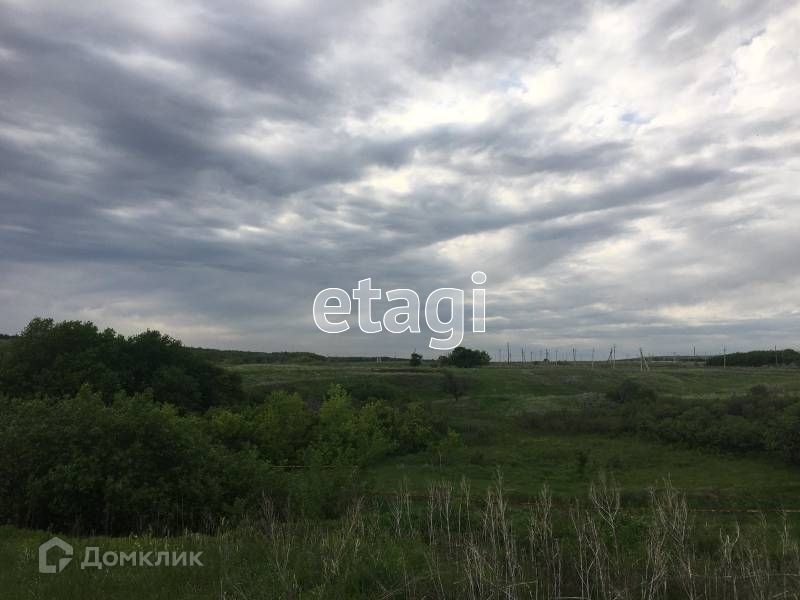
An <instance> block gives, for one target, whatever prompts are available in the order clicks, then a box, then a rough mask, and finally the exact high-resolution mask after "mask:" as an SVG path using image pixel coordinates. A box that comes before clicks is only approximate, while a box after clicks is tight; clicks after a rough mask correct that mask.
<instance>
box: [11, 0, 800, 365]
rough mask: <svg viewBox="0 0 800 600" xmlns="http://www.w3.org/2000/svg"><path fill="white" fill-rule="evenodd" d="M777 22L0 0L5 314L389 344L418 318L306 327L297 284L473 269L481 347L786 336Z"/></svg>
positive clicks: (654, 14)
mask: <svg viewBox="0 0 800 600" xmlns="http://www.w3.org/2000/svg"><path fill="white" fill-rule="evenodd" d="M796 19H797V11H796V10H794V9H792V6H791V5H790V4H780V3H769V4H764V3H752V2H742V3H739V4H735V5H733V6H728V5H725V6H723V5H721V4H720V5H716V4H710V5H703V6H702V7H701V6H699V5H696V3H688V2H670V3H667V4H664V3H652V4H651V3H631V4H628V3H612V2H609V3H599V4H597V3H580V2H568V3H562V2H536V3H531V2H520V1H517V0H508V1H506V0H504V1H503V2H499V3H495V2H492V3H489V2H485V3H480V2H478V3H475V2H461V1H460V0H456V1H445V2H432V3H425V4H419V5H416V6H413V7H412V6H407V7H405V6H400V5H397V4H394V3H390V2H388V3H374V2H334V3H328V4H325V5H324V6H319V5H316V6H315V5H312V4H308V5H306V4H303V3H296V4H294V5H291V4H289V5H280V4H276V5H271V4H264V5H260V6H255V5H251V4H250V3H239V2H233V3H226V4H225V5H220V4H213V3H202V2H201V3H191V4H190V3H174V4H170V5H158V4H153V5H150V4H148V3H145V4H142V5H138V6H133V5H121V4H118V3H108V4H104V3H93V4H86V5H81V4H78V5H74V4H73V5H66V4H56V3H47V2H29V3H18V2H13V1H5V2H3V1H0V210H1V211H2V217H1V218H0V275H1V276H2V283H1V284H0V299H2V301H3V302H4V309H3V311H2V312H0V330H7V331H15V330H18V329H20V328H21V327H22V326H23V325H24V324H25V322H26V321H27V320H28V319H29V318H31V317H32V316H34V315H36V314H45V315H53V316H55V317H57V318H88V319H93V320H95V321H97V322H98V323H99V324H101V325H103V326H105V325H110V326H114V327H117V328H119V329H121V330H123V331H132V330H135V329H140V328H143V327H148V326H152V327H161V328H164V329H166V330H168V331H171V332H173V333H175V334H176V335H178V336H181V337H184V338H185V339H186V340H187V341H188V342H189V343H195V344H203V345H207V346H214V345H218V346H225V347H245V348H266V349H303V348H306V349H307V348H310V347H312V346H314V347H316V348H319V349H320V350H322V351H328V352H335V353H337V354H346V353H348V352H352V353H366V352H370V353H372V352H391V351H393V350H400V351H401V352H406V351H407V350H409V348H411V347H414V346H416V347H418V348H423V347H425V346H426V343H427V342H426V337H425V336H424V335H423V336H417V337H411V338H397V337H387V336H376V337H373V338H366V337H364V336H359V335H355V334H353V335H347V336H343V337H341V338H336V339H333V338H330V337H325V336H322V335H321V334H318V333H317V332H316V329H315V328H314V326H313V323H312V321H311V315H310V305H311V301H312V299H313V297H314V295H315V294H316V292H317V291H318V290H319V289H321V288H322V287H327V286H337V287H342V288H345V289H350V288H352V287H354V286H355V285H356V282H357V280H358V279H360V278H362V277H368V276H371V277H373V279H374V280H375V283H376V284H379V285H381V286H383V287H385V288H387V287H412V288H414V289H417V290H419V291H420V292H421V293H423V294H425V293H428V292H429V291H430V290H432V289H434V288H436V287H440V286H459V287H465V288H468V287H469V286H470V285H471V284H470V282H469V274H470V273H471V272H472V271H474V270H476V269H483V270H485V271H486V272H487V273H488V274H489V282H488V284H487V286H488V287H487V289H488V293H489V298H490V304H489V307H490V309H489V310H490V316H494V317H495V319H494V320H492V321H490V325H489V334H487V336H485V337H483V338H475V337H468V338H467V341H468V342H469V343H474V344H476V345H480V344H486V345H487V346H488V347H493V346H494V345H495V344H496V342H497V341H498V340H503V341H504V340H506V339H510V340H515V341H516V342H519V343H527V344H533V343H538V342H541V343H542V344H543V343H545V342H546V343H549V344H567V343H568V341H567V340H573V343H576V344H577V343H580V344H582V345H583V346H584V347H588V346H589V345H596V346H598V347H599V346H600V345H602V344H606V343H607V342H609V340H614V341H616V342H618V343H620V344H629V345H632V346H633V345H636V346H637V347H638V345H641V344H645V343H647V344H649V345H651V346H663V350H664V351H666V350H668V349H670V348H671V347H672V346H673V345H685V343H686V342H685V340H686V339H687V338H690V337H692V338H705V339H707V340H709V341H708V343H709V345H711V344H712V343H713V344H716V343H717V342H721V341H723V340H727V341H728V342H730V340H733V339H736V340H739V341H740V342H741V343H742V344H746V343H747V341H748V340H751V341H752V343H753V344H761V343H763V342H764V340H766V339H767V338H769V337H770V336H772V337H775V338H780V339H775V340H774V341H775V342H780V341H781V340H786V339H788V338H791V336H792V335H796V334H797V333H798V329H797V325H796V324H795V322H794V320H793V315H794V314H795V313H794V312H793V310H794V308H793V306H796V304H795V303H796V301H797V300H798V297H797V294H796V291H795V290H796V289H798V288H797V286H796V285H795V284H796V283H797V280H798V275H799V274H798V271H797V268H796V266H795V265H796V261H794V260H793V252H792V250H791V248H792V244H793V240H794V239H795V236H796V226H797V224H798V213H797V210H796V209H795V208H794V207H795V206H796V202H795V201H796V190H797V189H798V187H797V184H798V183H800V182H798V181H797V176H796V173H797V172H798V171H797V166H796V158H795V157H796V156H797V150H798V147H799V146H798V144H800V141H798V140H799V139H800V137H798V135H797V132H798V122H797V115H796V112H795V111H794V110H793V108H792V105H791V103H790V102H789V101H788V99H789V98H796V94H795V93H794V92H795V91H796V89H797V80H798V77H796V76H795V77H792V75H797V59H796V56H794V55H792V54H791V52H783V51H782V49H783V47H784V45H785V44H786V43H787V42H791V41H792V40H791V39H790V31H791V29H790V28H787V27H785V26H784V25H782V24H785V23H791V22H793V21H796ZM609 23H611V24H612V25H611V27H612V29H609ZM787 32H788V33H787ZM765 56H767V57H768V58H764V57H765ZM792 57H794V58H792ZM761 92H763V94H761ZM760 94H761V95H760ZM793 161H794V162H793ZM792 165H794V166H792ZM715 306H716V307H717V309H716V310H715V309H714V307H715ZM351 333H352V332H351ZM537 340H538V342H537ZM730 345H731V344H730V343H729V346H730ZM584 349H585V348H584Z"/></svg>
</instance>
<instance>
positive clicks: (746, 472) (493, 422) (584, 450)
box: [235, 363, 800, 509]
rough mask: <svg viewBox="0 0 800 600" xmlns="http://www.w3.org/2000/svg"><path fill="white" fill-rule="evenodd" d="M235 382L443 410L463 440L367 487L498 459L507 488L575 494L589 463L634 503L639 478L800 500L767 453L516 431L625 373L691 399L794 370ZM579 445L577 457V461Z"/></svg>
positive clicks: (418, 480)
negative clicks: (457, 389)
mask: <svg viewBox="0 0 800 600" xmlns="http://www.w3.org/2000/svg"><path fill="white" fill-rule="evenodd" d="M235 369H236V370H237V371H238V372H240V373H241V374H242V376H243V378H244V381H245V385H246V387H247V388H249V389H252V390H258V391H259V392H262V391H263V392H266V391H268V390H271V389H277V388H286V389H290V390H293V391H298V392H299V393H301V394H302V395H303V396H304V397H306V398H309V399H311V400H318V399H321V397H322V395H323V394H324V391H325V389H326V388H327V386H328V385H329V384H330V383H331V382H337V383H342V384H344V385H346V386H348V388H349V389H351V390H354V391H355V393H356V394H357V395H361V396H362V397H363V398H366V397H368V396H374V397H383V398H388V399H392V400H395V401H400V402H402V401H405V400H412V399H425V400H429V401H431V402H432V403H433V404H434V405H435V406H437V407H438V408H440V409H441V410H442V411H443V412H444V413H445V414H446V415H447V416H448V421H449V423H450V424H451V426H452V427H453V428H454V429H455V430H456V431H458V432H459V433H460V435H461V437H462V439H463V441H464V447H463V448H460V449H458V450H456V451H455V452H454V453H453V455H451V456H449V457H448V459H447V461H446V462H445V463H442V462H439V461H437V460H436V457H431V456H428V455H414V456H409V457H399V458H396V459H393V460H390V461H387V462H385V463H383V464H381V465H378V466H376V467H373V468H371V469H369V470H368V472H367V473H366V477H367V479H368V480H369V481H370V482H371V483H373V484H374V488H375V489H377V490H385V489H391V488H392V484H394V483H396V482H397V481H398V479H403V478H405V479H406V480H407V485H408V486H409V489H410V490H412V491H414V492H415V493H418V494H424V493H425V491H426V489H427V486H428V485H429V483H430V482H431V481H433V480H439V479H441V478H442V477H445V478H449V479H452V480H454V481H458V480H459V479H460V478H461V477H462V476H463V477H467V478H468V479H469V480H470V481H471V482H473V484H475V485H477V486H479V487H480V486H484V487H485V485H487V484H488V482H489V481H491V480H492V478H493V476H494V474H495V472H496V470H497V468H498V467H499V468H501V469H502V471H503V474H504V476H505V478H506V482H507V484H508V486H509V491H510V493H511V494H512V496H514V497H519V498H523V499H524V498H528V497H530V496H532V495H535V494H536V493H537V492H538V490H539V488H540V486H541V485H542V484H543V483H547V484H548V485H549V486H550V487H551V488H552V490H553V492H554V494H555V495H556V497H559V498H563V499H567V498H570V497H575V496H579V495H582V494H584V493H585V492H586V489H587V487H588V485H589V483H590V481H591V480H592V479H593V478H594V477H595V476H596V475H597V473H598V472H600V471H607V472H611V473H613V474H614V476H615V478H616V479H617V481H618V482H619V484H620V486H621V487H622V490H623V493H624V494H625V495H626V496H627V497H628V498H629V499H630V501H631V502H633V503H635V502H637V501H638V500H639V499H641V498H644V497H645V496H646V490H647V488H648V487H649V486H652V485H657V484H658V483H659V482H660V481H661V480H663V479H664V478H665V477H669V478H670V479H671V481H672V483H673V484H674V485H675V486H677V487H678V488H680V489H681V490H683V491H685V492H686V493H687V495H688V497H689V499H690V502H691V504H692V505H694V506H696V507H698V508H708V509H711V508H718V509H730V508H754V507H758V508H771V509H779V508H796V509H800V470H798V469H796V468H794V467H792V466H788V465H784V464H782V463H780V462H779V461H776V460H775V459H774V458H773V457H766V456H758V455H756V456H752V457H741V456H737V457H730V456H725V455H721V454H718V453H713V452H704V451H700V450H696V449H682V448H676V447H673V446H668V445H665V444H660V443H654V442H647V441H643V440H638V439H635V438H631V437H630V436H625V437H620V438H609V437H603V436H597V435H546V434H542V433H535V432H531V431H528V430H527V429H526V427H525V426H524V422H525V420H524V417H525V415H526V414H530V413H537V412H542V411H547V410H553V409H556V408H566V409H571V408H574V409H578V408H579V407H581V406H582V405H583V404H585V403H587V402H592V401H593V400H594V399H597V398H598V397H602V395H603V394H604V393H605V392H606V391H608V390H610V389H612V388H614V387H615V386H618V385H619V384H620V383H622V382H623V381H625V380H626V379H636V380H639V381H642V382H644V383H646V384H647V385H648V386H650V387H652V388H654V389H656V390H658V392H659V394H660V395H661V396H669V395H674V396H681V397H684V398H690V399H694V400H696V401H697V402H698V403H702V402H704V401H707V400H709V399H712V398H716V397H728V396H730V395H731V394H734V393H739V394H744V393H746V392H747V390H749V389H750V388H751V387H752V386H754V385H758V384H765V385H769V386H776V387H779V388H781V389H782V390H784V391H786V392H800V370H798V369H794V368H784V369H775V368H761V369H754V368H738V369H733V368H729V369H721V368H719V369H718V368H702V367H696V366H672V365H666V366H659V367H656V368H654V369H653V370H652V371H650V372H644V373H642V372H641V371H640V369H639V366H638V364H637V365H632V364H627V365H625V364H623V365H620V364H619V363H618V365H617V368H615V369H610V368H608V367H607V366H606V365H603V366H599V365H598V366H596V367H595V368H594V369H592V368H591V367H590V366H589V365H582V364H578V365H576V366H562V365H559V366H543V365H530V366H513V365H512V366H509V367H507V366H492V367H488V368H482V369H469V370H463V373H462V372H459V376H460V377H462V378H464V379H465V381H466V392H465V395H464V396H463V397H461V398H459V399H458V400H457V401H456V400H454V399H453V398H452V397H450V396H447V395H446V394H445V393H444V392H443V383H442V379H443V376H442V374H441V372H439V371H438V370H437V369H433V368H430V367H419V368H410V367H408V366H406V365H403V364H392V365H386V364H385V363H384V364H382V365H376V364H363V363H351V364H347V365H324V364H322V365H242V366H239V367H235ZM579 454H584V455H585V456H586V457H587V463H586V464H585V466H584V467H583V468H581V467H580V464H579V460H578V457H579Z"/></svg>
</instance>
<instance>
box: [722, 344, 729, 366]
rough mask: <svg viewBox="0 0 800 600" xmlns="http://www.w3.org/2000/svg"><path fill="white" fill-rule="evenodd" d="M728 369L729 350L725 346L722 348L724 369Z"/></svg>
mask: <svg viewBox="0 0 800 600" xmlns="http://www.w3.org/2000/svg"><path fill="white" fill-rule="evenodd" d="M727 367H728V349H727V348H726V347H725V346H723V347H722V368H723V369H725V368H727Z"/></svg>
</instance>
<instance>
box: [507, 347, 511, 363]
mask: <svg viewBox="0 0 800 600" xmlns="http://www.w3.org/2000/svg"><path fill="white" fill-rule="evenodd" d="M506 362H507V363H508V364H509V365H510V364H511V344H510V343H508V342H506Z"/></svg>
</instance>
